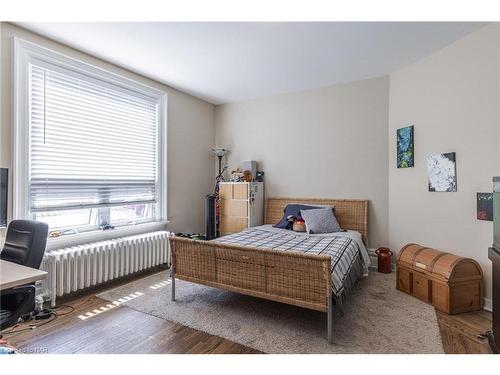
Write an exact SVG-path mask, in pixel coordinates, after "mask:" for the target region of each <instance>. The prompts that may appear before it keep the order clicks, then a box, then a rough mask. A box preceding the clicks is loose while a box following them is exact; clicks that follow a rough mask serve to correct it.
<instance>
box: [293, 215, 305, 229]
mask: <svg viewBox="0 0 500 375" xmlns="http://www.w3.org/2000/svg"><path fill="white" fill-rule="evenodd" d="M292 229H293V231H294V232H305V231H306V222H305V221H304V219H302V218H296V219H295V221H294V222H293V226H292Z"/></svg>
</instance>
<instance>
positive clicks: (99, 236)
mask: <svg viewBox="0 0 500 375" xmlns="http://www.w3.org/2000/svg"><path fill="white" fill-rule="evenodd" d="M166 224H168V221H155V222H152V223H144V224H137V225H131V226H125V227H119V228H116V229H110V230H105V231H101V230H96V231H91V232H84V233H78V234H69V235H66V236H62V237H56V238H49V239H47V248H46V249H47V250H49V251H50V250H55V249H60V248H63V247H68V246H77V245H83V244H86V243H90V242H97V241H105V240H111V239H113V238H118V237H125V236H133V235H135V234H141V233H147V232H154V231H158V230H165V229H166V228H165V226H166Z"/></svg>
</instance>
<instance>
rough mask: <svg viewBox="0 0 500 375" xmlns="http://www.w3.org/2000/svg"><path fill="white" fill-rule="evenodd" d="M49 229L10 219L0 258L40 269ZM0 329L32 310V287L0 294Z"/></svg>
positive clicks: (45, 225) (29, 221) (33, 304)
mask: <svg viewBox="0 0 500 375" xmlns="http://www.w3.org/2000/svg"><path fill="white" fill-rule="evenodd" d="M48 231H49V227H48V225H47V224H45V223H41V222H38V221H32V220H13V221H11V222H10V224H9V227H8V228H7V237H6V238H5V245H4V247H3V250H2V252H0V259H3V260H7V261H9V262H13V263H17V264H20V265H23V266H26V267H31V268H36V269H38V268H40V263H42V258H43V254H44V253H45V246H46V244H47V234H48ZM0 300H1V301H0V330H2V329H5V328H7V327H10V326H12V325H14V324H16V323H17V322H18V320H19V318H20V317H22V316H24V315H26V314H29V313H30V312H32V311H33V310H34V309H35V286H34V285H22V286H19V287H15V288H12V289H7V290H2V291H1V292H0Z"/></svg>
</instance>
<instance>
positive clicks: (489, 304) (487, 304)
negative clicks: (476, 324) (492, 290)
mask: <svg viewBox="0 0 500 375" xmlns="http://www.w3.org/2000/svg"><path fill="white" fill-rule="evenodd" d="M483 301H484V305H483V309H484V310H486V311H489V312H492V311H493V300H492V299H491V298H484V299H483Z"/></svg>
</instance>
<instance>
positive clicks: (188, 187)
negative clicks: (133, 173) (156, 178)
mask: <svg viewBox="0 0 500 375" xmlns="http://www.w3.org/2000/svg"><path fill="white" fill-rule="evenodd" d="M0 35H1V37H0V64H1V67H0V82H1V90H0V95H1V96H0V98H1V107H0V109H1V115H0V166H2V167H8V168H9V174H10V176H11V177H12V173H11V172H12V171H11V167H12V166H11V153H12V150H11V130H12V113H11V98H12V92H11V80H12V76H11V71H12V65H11V62H12V54H11V51H12V38H13V37H14V36H15V37H19V38H22V39H26V40H29V41H32V42H34V43H37V44H40V45H42V46H45V47H47V48H50V49H53V50H56V51H59V52H61V53H64V54H66V55H69V56H72V57H75V58H77V59H80V60H83V61H85V62H88V63H91V64H94V65H97V66H99V67H102V68H104V69H107V70H109V71H112V72H115V73H117V74H121V75H124V76H126V77H128V78H130V79H133V80H136V81H138V82H142V83H145V84H147V85H150V86H153V87H155V88H158V89H160V90H164V91H166V92H167V93H168V133H167V137H168V149H167V159H168V215H169V219H170V220H171V223H170V224H169V228H170V229H172V230H175V231H190V232H192V231H198V232H202V231H203V230H204V229H203V214H204V196H205V194H206V193H208V192H210V191H211V190H212V189H213V186H212V185H213V180H214V174H213V156H212V155H211V149H212V147H213V144H214V106H213V105H212V104H209V103H207V102H204V101H202V100H200V99H197V98H195V97H193V96H190V95H188V94H185V93H182V92H180V91H178V90H175V89H172V88H170V87H168V86H165V85H163V84H160V83H158V82H155V81H152V80H150V79H147V78H144V77H142V76H139V75H137V74H134V73H132V72H130V71H127V70H125V69H121V68H119V67H117V66H115V65H112V64H110V63H107V62H105V61H102V60H99V59H96V58H94V57H92V56H89V55H87V54H84V53H82V52H79V51H76V50H74V49H72V48H69V47H66V46H64V45H61V44H59V43H56V42H54V41H51V40H49V39H47V38H44V37H42V36H39V35H37V34H34V33H31V32H28V31H26V30H24V29H22V28H19V27H17V26H14V25H12V24H9V23H1V24H0ZM11 181H12V180H11ZM9 189H10V191H9V193H10V194H9V195H10V197H12V183H10V184H9ZM9 204H10V205H9V217H12V202H11V201H10V202H9ZM2 232H4V230H0V237H2ZM0 242H1V239H0Z"/></svg>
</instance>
